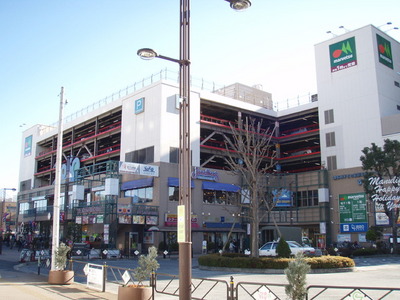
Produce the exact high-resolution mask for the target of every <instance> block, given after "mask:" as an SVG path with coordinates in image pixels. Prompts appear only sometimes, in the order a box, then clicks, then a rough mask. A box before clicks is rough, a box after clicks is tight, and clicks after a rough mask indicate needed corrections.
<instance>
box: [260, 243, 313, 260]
mask: <svg viewBox="0 0 400 300" xmlns="http://www.w3.org/2000/svg"><path fill="white" fill-rule="evenodd" d="M278 243H279V242H268V243H265V244H264V245H263V246H262V247H261V248H260V249H259V250H258V253H259V255H260V256H277V255H278V254H277V253H276V248H277V247H278ZM287 243H288V244H289V247H290V251H292V255H296V254H297V253H299V252H302V253H304V255H306V256H318V255H319V254H318V253H317V252H316V251H315V248H313V247H310V246H302V245H300V244H299V243H297V242H295V241H287Z"/></svg>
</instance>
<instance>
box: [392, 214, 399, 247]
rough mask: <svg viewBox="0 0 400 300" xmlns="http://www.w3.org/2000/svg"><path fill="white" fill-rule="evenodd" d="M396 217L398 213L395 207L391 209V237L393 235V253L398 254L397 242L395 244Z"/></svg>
mask: <svg viewBox="0 0 400 300" xmlns="http://www.w3.org/2000/svg"><path fill="white" fill-rule="evenodd" d="M397 218H398V214H397V213H396V209H393V210H392V237H393V253H394V254H398V253H399V250H398V244H397Z"/></svg>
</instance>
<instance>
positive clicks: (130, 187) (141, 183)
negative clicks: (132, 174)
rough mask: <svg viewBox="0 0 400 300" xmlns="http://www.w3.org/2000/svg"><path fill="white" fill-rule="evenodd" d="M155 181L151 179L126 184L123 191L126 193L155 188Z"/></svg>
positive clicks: (122, 187)
mask: <svg viewBox="0 0 400 300" xmlns="http://www.w3.org/2000/svg"><path fill="white" fill-rule="evenodd" d="M153 179H154V178H153V177H150V178H142V179H137V180H132V181H128V182H124V183H123V184H122V186H121V190H123V191H126V190H133V189H139V188H144V187H149V186H153Z"/></svg>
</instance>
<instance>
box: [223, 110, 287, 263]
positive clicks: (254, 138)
mask: <svg viewBox="0 0 400 300" xmlns="http://www.w3.org/2000/svg"><path fill="white" fill-rule="evenodd" d="M230 127H231V130H232V135H231V136H230V137H228V136H225V141H226V153H227V157H226V160H227V163H228V165H229V167H230V169H231V170H232V172H235V173H238V174H241V175H242V179H243V184H242V196H243V195H244V196H245V197H246V198H247V201H242V203H241V204H240V205H243V206H246V207H247V208H248V215H247V216H246V217H247V218H248V220H249V223H250V232H251V234H250V241H251V243H250V250H251V256H252V257H258V247H259V245H258V231H259V225H260V222H261V220H262V218H263V217H264V216H265V215H266V214H267V213H269V212H271V210H272V209H273V208H274V199H276V198H274V197H272V194H271V193H269V192H268V187H269V185H268V176H267V175H266V174H267V173H269V172H271V170H272V168H273V166H274V165H275V162H274V158H275V156H276V152H275V151H274V150H273V145H272V142H271V139H272V136H273V134H274V132H275V128H276V127H274V128H273V129H272V130H271V129H270V128H267V129H264V128H263V127H262V122H261V121H256V119H254V118H246V119H245V121H243V120H242V119H241V117H239V120H238V122H237V123H235V124H232V123H230ZM274 224H275V227H276V228H277V230H278V233H279V229H278V227H277V226H276V222H275V221H274ZM279 235H280V233H279Z"/></svg>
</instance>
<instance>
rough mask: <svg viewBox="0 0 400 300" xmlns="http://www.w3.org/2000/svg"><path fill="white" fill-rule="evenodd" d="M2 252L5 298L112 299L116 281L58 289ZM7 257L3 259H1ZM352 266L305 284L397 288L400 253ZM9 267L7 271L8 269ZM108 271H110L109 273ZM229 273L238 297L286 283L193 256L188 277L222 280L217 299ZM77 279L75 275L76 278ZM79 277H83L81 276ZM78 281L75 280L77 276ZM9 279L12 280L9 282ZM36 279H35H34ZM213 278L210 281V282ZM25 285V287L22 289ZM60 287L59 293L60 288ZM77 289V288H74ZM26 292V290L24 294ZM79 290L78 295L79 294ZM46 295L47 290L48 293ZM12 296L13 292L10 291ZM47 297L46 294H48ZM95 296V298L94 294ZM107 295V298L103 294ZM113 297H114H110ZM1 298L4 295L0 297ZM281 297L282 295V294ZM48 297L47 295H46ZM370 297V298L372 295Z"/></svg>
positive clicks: (172, 265)
mask: <svg viewBox="0 0 400 300" xmlns="http://www.w3.org/2000/svg"><path fill="white" fill-rule="evenodd" d="M3 250H5V251H3V255H0V276H1V279H0V292H1V294H0V295H4V293H3V292H5V294H6V295H13V294H12V293H13V292H12V291H13V290H14V288H15V286H16V285H17V284H19V289H20V290H21V295H22V297H21V298H15V297H12V298H9V299H13V300H14V299H24V300H26V299H47V298H46V297H48V295H45V296H44V298H40V297H39V298H34V297H33V298H32V297H27V295H29V296H32V295H33V296H35V293H32V291H31V290H30V289H28V287H31V286H33V287H35V288H36V289H39V291H40V292H46V293H52V292H59V294H57V296H60V295H61V294H62V293H64V292H65V291H67V290H68V289H73V290H76V292H75V293H74V295H75V296H77V297H79V293H83V294H85V293H87V295H86V296H85V297H82V298H72V297H68V298H65V297H64V298H54V297H51V299H92V298H91V297H93V299H116V293H117V286H116V285H107V291H108V292H109V293H106V294H107V295H105V294H102V293H100V294H99V292H93V291H90V290H88V289H87V288H86V287H85V285H79V284H75V286H74V287H62V290H60V289H59V290H56V289H54V287H53V288H52V287H51V286H49V285H47V282H46V281H47V274H48V270H47V269H41V274H42V275H44V276H38V275H37V272H38V268H37V264H36V263H27V264H20V265H19V266H18V267H17V270H19V271H18V272H17V271H14V270H12V269H11V268H12V267H13V266H14V265H16V264H17V262H18V252H17V251H16V250H15V251H14V249H13V250H7V248H6V249H4V248H3ZM5 258H7V259H5ZM90 262H91V263H94V264H104V263H105V261H104V260H91V261H90ZM355 262H356V268H355V270H354V271H353V272H345V273H325V274H308V276H307V283H308V285H330V286H368V287H397V288H400V272H399V270H400V256H387V257H371V258H356V259H355ZM106 263H107V265H109V266H115V267H121V268H135V267H136V265H137V260H134V259H115V260H108V261H106ZM159 263H160V265H161V267H160V269H159V270H158V271H157V273H165V274H171V275H178V270H179V268H178V258H177V257H171V258H166V259H163V258H160V259H159ZM83 266H84V264H83V262H82V264H77V265H76V267H77V268H80V269H82V268H83ZM10 270H11V271H10ZM109 275H110V274H109ZM231 276H232V277H233V280H234V283H235V285H236V284H239V287H240V288H239V289H238V293H239V294H240V295H241V297H239V299H247V298H246V296H245V295H242V294H243V290H244V289H249V290H251V289H255V288H259V287H260V285H257V286H252V285H247V282H258V283H262V284H266V285H267V286H269V287H271V290H272V291H273V292H274V293H276V294H277V295H282V294H283V293H284V291H283V287H282V286H283V285H285V284H287V280H286V276H285V275H284V274H246V273H240V272H234V271H229V270H224V271H206V270H201V269H200V268H199V267H198V262H197V258H196V257H194V258H193V269H192V277H193V281H194V284H195V286H197V285H198V284H199V282H201V283H202V285H201V286H202V287H201V288H200V285H199V288H197V289H196V292H201V291H203V293H204V290H207V288H204V286H205V285H206V284H207V281H205V282H202V281H201V280H198V278H207V279H215V280H220V281H223V282H219V283H218V286H219V288H218V289H219V291H218V292H214V294H212V295H211V294H210V296H209V297H208V298H207V299H217V298H220V299H221V300H222V299H226V286H227V285H228V284H229V281H230V279H231ZM77 279H78V278H77ZM81 279H82V281H83V280H84V278H81ZM158 279H159V281H158V289H162V288H164V287H165V286H167V285H169V288H170V289H169V290H168V291H171V290H173V289H174V288H176V286H177V284H178V281H177V280H174V281H173V282H172V283H170V281H169V280H170V279H171V278H170V277H163V276H160V277H158ZM77 281H79V280H77ZM11 282H13V284H12V285H11V284H9V283H11ZM21 282H29V284H28V285H26V284H22V283H21ZM38 282H39V283H38ZM214 283H215V282H212V283H210V284H209V285H211V284H214ZM274 284H278V285H281V287H276V288H272V286H273V285H274ZM26 289H27V290H26ZM60 291H62V293H61V292H60ZM78 291H79V292H78ZM27 293H28V294H27ZM83 294H81V295H83ZM49 295H50V294H49ZM13 296H14V295H13ZM49 297H50V296H49ZM96 297H97V298H96ZM107 297H108V298H107ZM113 297H114V298H113ZM0 298H1V299H7V298H3V297H0ZM282 298H283V297H282ZM338 298H340V297H338V296H337V295H334V296H332V298H329V297H325V298H320V299H338ZM48 299H50V298H48ZM156 299H177V297H169V296H165V295H161V294H158V295H157V296H156ZM373 299H374V298H373ZM388 299H400V295H399V294H397V296H394V298H388Z"/></svg>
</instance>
